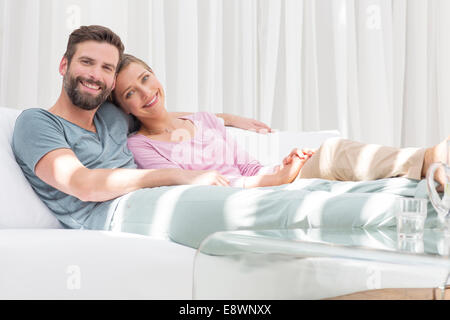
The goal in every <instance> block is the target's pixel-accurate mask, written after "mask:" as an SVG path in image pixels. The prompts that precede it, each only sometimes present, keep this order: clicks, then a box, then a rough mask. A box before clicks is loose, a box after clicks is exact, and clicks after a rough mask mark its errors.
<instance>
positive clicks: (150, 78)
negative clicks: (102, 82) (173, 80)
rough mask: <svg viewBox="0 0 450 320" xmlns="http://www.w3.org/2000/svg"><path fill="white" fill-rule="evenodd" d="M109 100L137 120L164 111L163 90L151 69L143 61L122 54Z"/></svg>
mask: <svg viewBox="0 0 450 320" xmlns="http://www.w3.org/2000/svg"><path fill="white" fill-rule="evenodd" d="M110 100H111V101H112V102H113V103H115V104H116V105H118V106H120V107H121V108H122V110H124V111H125V112H126V113H127V114H132V115H134V116H135V117H137V118H140V117H145V116H151V115H154V114H155V113H158V112H159V111H161V110H165V106H164V103H165V93H164V89H163V87H162V85H161V83H160V82H159V80H158V78H157V77H156V76H155V74H154V72H153V70H152V68H150V66H149V65H148V64H147V63H145V62H144V61H143V60H141V59H139V58H137V57H135V56H133V55H130V54H124V55H123V57H122V59H121V61H120V63H119V65H118V67H117V79H116V86H115V88H114V90H113V92H112V93H111V96H110Z"/></svg>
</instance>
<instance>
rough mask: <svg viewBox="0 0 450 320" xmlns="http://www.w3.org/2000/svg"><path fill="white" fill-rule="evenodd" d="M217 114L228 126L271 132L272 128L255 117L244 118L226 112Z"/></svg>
mask: <svg viewBox="0 0 450 320" xmlns="http://www.w3.org/2000/svg"><path fill="white" fill-rule="evenodd" d="M217 116H218V117H220V118H222V119H223V120H224V122H225V125H226V126H228V127H235V128H240V129H244V130H250V131H255V132H258V133H264V134H265V133H269V132H272V129H271V128H270V127H269V126H268V125H267V124H265V123H264V122H261V121H258V120H255V119H250V118H244V117H241V116H237V115H234V114H227V113H221V114H217Z"/></svg>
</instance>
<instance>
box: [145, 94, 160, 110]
mask: <svg viewBox="0 0 450 320" xmlns="http://www.w3.org/2000/svg"><path fill="white" fill-rule="evenodd" d="M158 97H159V95H158V92H156V94H155V95H154V96H153V98H152V99H150V100H149V101H148V102H147V103H146V104H145V105H144V108H151V107H153V106H154V105H155V104H156V103H157V102H158V101H159V99H158Z"/></svg>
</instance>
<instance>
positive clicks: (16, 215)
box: [0, 107, 62, 228]
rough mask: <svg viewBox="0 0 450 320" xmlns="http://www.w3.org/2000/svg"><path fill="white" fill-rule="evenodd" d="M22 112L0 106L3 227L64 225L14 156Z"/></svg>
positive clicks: (0, 225) (0, 212)
mask: <svg viewBox="0 0 450 320" xmlns="http://www.w3.org/2000/svg"><path fill="white" fill-rule="evenodd" d="M20 113H21V110H16V109H9V108H1V107H0V206H1V207H0V228H62V226H61V224H60V223H59V221H58V220H57V219H56V218H55V217H54V216H53V215H52V213H51V212H50V210H49V209H48V208H47V206H46V205H45V204H44V203H43V202H42V201H41V200H40V199H39V197H38V196H37V195H36V193H35V192H34V191H33V189H32V188H31V186H30V184H29V183H28V181H27V179H26V178H25V176H24V175H23V173H22V170H21V169H20V167H19V165H18V164H17V162H16V160H15V158H14V154H13V152H12V149H11V139H12V134H13V130H14V123H15V121H16V118H17V116H18V115H19V114H20Z"/></svg>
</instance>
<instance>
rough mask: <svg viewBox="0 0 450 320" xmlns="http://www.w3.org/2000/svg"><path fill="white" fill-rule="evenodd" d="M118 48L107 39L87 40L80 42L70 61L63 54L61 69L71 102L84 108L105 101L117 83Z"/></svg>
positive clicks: (91, 108) (93, 106)
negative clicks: (106, 40) (100, 40)
mask: <svg viewBox="0 0 450 320" xmlns="http://www.w3.org/2000/svg"><path fill="white" fill-rule="evenodd" d="M118 62H119V51H118V50H117V48H116V47H115V46H113V45H111V44H108V43H105V42H102V43H100V42H96V41H85V42H82V43H79V44H78V45H77V50H76V52H75V54H74V55H73V57H72V61H71V62H70V65H68V64H67V59H66V58H63V61H62V62H61V65H60V72H61V74H63V76H64V78H63V85H64V89H65V91H66V93H67V95H68V97H69V99H70V100H71V102H72V103H73V104H74V105H75V106H77V107H79V108H81V109H84V110H93V109H95V108H97V107H98V106H99V105H100V104H102V103H103V102H104V101H105V100H106V98H107V97H108V95H109V94H110V93H111V91H112V90H113V89H114V85H115V71H116V67H117V64H118Z"/></svg>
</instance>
